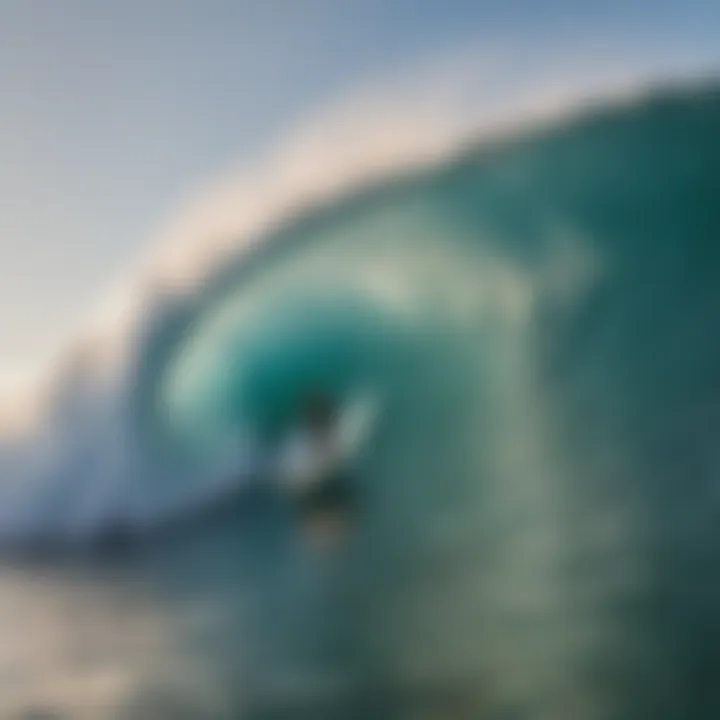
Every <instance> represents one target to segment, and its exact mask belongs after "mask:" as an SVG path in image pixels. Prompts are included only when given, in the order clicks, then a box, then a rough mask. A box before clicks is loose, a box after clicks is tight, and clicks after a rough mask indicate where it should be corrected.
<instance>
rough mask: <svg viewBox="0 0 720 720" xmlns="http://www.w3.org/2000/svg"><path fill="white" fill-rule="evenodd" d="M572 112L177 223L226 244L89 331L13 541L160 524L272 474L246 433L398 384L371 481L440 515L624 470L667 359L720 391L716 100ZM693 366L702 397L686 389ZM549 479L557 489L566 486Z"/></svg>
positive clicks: (702, 91) (41, 427)
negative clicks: (572, 439) (456, 506)
mask: <svg viewBox="0 0 720 720" xmlns="http://www.w3.org/2000/svg"><path fill="white" fill-rule="evenodd" d="M562 107H564V108H565V110H564V116H563V117H562V118H561V119H558V118H557V108H554V109H553V111H552V112H545V113H532V114H530V113H528V112H526V113H524V114H523V113H520V114H519V115H518V117H520V118H522V119H523V120H524V125H525V127H522V128H521V127H519V126H518V125H517V123H516V124H515V125H514V126H513V132H509V133H508V132H507V123H504V122H503V121H502V120H499V121H498V122H499V127H501V128H505V130H506V132H505V133H504V134H502V135H497V134H496V135H495V136H493V137H494V140H493V142H488V141H487V140H483V141H482V142H479V141H476V142H473V143H471V142H469V141H468V138H470V137H473V135H472V133H470V132H468V131H467V129H463V131H462V132H460V131H459V130H458V128H457V127H456V126H451V127H450V128H449V129H448V128H443V130H442V131H441V132H437V126H433V127H434V130H433V132H431V133H429V134H428V136H427V137H432V138H433V139H432V141H428V140H427V138H425V139H424V140H422V141H421V142H420V143H419V145H420V146H422V147H423V151H422V152H418V151H417V146H418V144H413V143H412V142H408V143H407V144H406V145H402V144H400V143H398V146H397V147H393V146H392V143H390V147H391V149H390V150H389V151H387V150H386V151H384V152H383V153H380V154H379V155H378V154H376V157H380V156H382V157H384V161H383V163H380V164H379V163H378V162H374V161H371V160H370V159H368V160H367V162H365V163H363V162H360V163H359V164H355V165H354V166H353V167H354V168H355V169H354V170H353V171H352V172H345V174H344V175H343V173H342V172H341V170H340V169H339V167H338V166H337V165H336V164H335V165H332V164H331V165H330V166H329V167H328V168H326V169H325V170H323V171H322V172H321V171H320V170H318V171H317V172H316V173H315V174H312V172H311V171H312V168H313V165H314V163H313V159H312V156H313V153H312V152H310V153H309V154H308V155H309V157H308V156H303V160H302V162H301V163H300V166H302V167H303V168H304V171H303V172H304V174H303V176H302V178H300V179H299V176H298V174H296V173H287V172H286V173H285V174H283V173H282V172H281V173H279V175H280V177H281V181H280V186H281V187H282V188H284V189H285V190H284V191H283V192H276V189H277V188H276V187H275V186H273V187H275V190H273V192H269V190H268V188H269V187H270V185H268V184H263V182H261V181H258V183H257V184H258V186H259V188H260V189H257V188H256V189H255V190H252V189H249V190H248V194H249V196H250V203H249V207H256V208H260V207H262V211H257V212H256V214H255V215H249V214H248V215H245V216H243V217H241V223H240V225H238V223H237V220H235V221H233V223H232V224H231V225H229V226H228V225H227V223H226V221H225V220H222V222H220V224H219V225H218V224H217V222H216V221H213V223H214V224H213V223H210V224H209V225H208V212H209V213H210V214H211V215H212V217H213V218H217V217H224V211H223V212H220V213H217V207H216V206H215V204H214V203H211V204H210V205H211V207H210V209H209V210H207V209H206V210H204V211H203V212H200V213H199V214H197V216H196V219H195V220H193V221H191V222H188V221H187V218H185V219H184V221H183V224H182V233H181V234H184V235H185V234H186V235H189V236H192V238H193V240H195V243H196V246H198V245H197V238H198V237H202V239H203V240H205V239H206V238H207V239H208V242H207V243H202V244H200V245H199V246H198V247H199V248H200V250H199V252H193V253H190V254H188V253H186V252H184V253H181V254H178V253H176V252H174V253H173V254H172V256H171V258H170V261H168V260H167V257H166V259H165V261H164V263H165V264H164V265H163V268H162V271H159V270H158V269H157V268H156V267H154V266H153V269H152V272H151V273H150V274H149V275H144V276H143V279H142V282H141V286H142V288H141V292H138V293H136V295H135V296H134V301H133V304H131V305H129V306H127V305H126V306H125V307H124V317H125V323H124V325H115V326H114V329H113V335H112V337H110V338H103V339H102V340H97V339H93V340H91V341H88V342H85V343H83V344H81V345H79V346H78V347H77V349H76V351H75V352H74V353H73V354H72V356H71V357H70V358H69V359H68V360H67V362H66V363H65V364H64V366H63V367H62V369H61V371H60V373H59V374H58V376H57V377H56V378H55V379H54V381H53V383H52V384H51V388H50V392H49V394H48V397H47V399H46V401H45V407H44V410H43V412H42V415H41V417H40V419H39V420H38V421H37V423H36V424H35V425H34V426H33V427H32V428H31V429H30V430H29V431H28V432H27V433H26V434H25V435H24V436H21V437H19V438H14V439H13V440H12V442H11V441H10V440H8V441H7V442H6V445H7V447H5V449H4V451H3V453H2V456H0V461H1V462H2V468H1V469H2V472H3V476H4V482H3V485H2V490H1V491H0V494H1V496H2V503H0V506H1V507H2V512H1V513H0V535H1V536H2V537H4V538H5V539H7V540H19V539H23V538H27V537H33V536H37V535H38V534H40V535H42V536H62V537H66V538H70V539H86V538H88V537H92V536H94V535H95V534H97V533H98V532H101V531H102V529H103V528H107V527H114V526H117V525H118V524H120V525H123V526H126V527H130V528H132V529H133V531H134V530H142V529H147V528H153V527H155V526H157V525H158V523H161V522H162V521H164V520H168V519H170V518H172V517H173V516H177V515H179V514H181V515H187V514H188V513H189V514H192V512H193V510H194V509H196V508H197V509H199V508H201V507H203V506H205V505H206V504H208V503H212V502H214V500H215V499H217V498H218V497H223V496H224V495H225V494H226V493H228V494H235V493H236V492H237V490H238V488H239V487H241V486H242V484H243V483H244V482H246V480H247V478H248V477H250V476H251V475H252V474H253V472H254V471H255V470H254V464H253V461H252V459H251V458H252V453H251V452H250V450H240V451H238V450H237V449H236V448H235V449H233V443H234V442H236V441H238V440H239V439H241V438H242V434H243V433H244V432H246V431H247V430H248V428H249V429H251V430H252V434H253V436H265V435H268V436H269V437H272V436H273V434H277V433H278V432H279V431H280V430H281V429H282V427H284V426H287V424H288V423H289V422H291V418H292V414H293V412H294V410H295V407H296V404H297V402H298V397H299V396H300V394H301V393H302V392H303V391H304V389H306V388H307V387H310V386H318V385H320V386H324V387H328V388H330V389H332V391H333V392H335V393H338V394H340V395H341V396H352V395H353V393H357V392H358V391H359V390H360V388H368V387H369V388H372V389H373V392H378V393H380V394H381V395H382V396H383V398H384V402H386V403H387V405H388V408H389V409H388V411H387V413H385V414H384V415H383V418H382V424H383V427H382V432H381V433H379V436H380V440H379V441H378V442H377V443H375V444H373V445H372V447H371V448H370V449H369V450H368V452H367V453H365V455H364V457H363V461H362V462H363V465H362V470H361V472H362V473H363V476H364V477H365V478H367V485H368V487H373V488H375V491H377V492H380V490H378V488H381V487H384V486H387V487H388V488H396V491H397V492H406V491H407V489H406V490H404V491H402V490H401V489H400V488H399V487H398V483H397V482H393V480H392V478H394V477H404V478H412V481H407V482H412V483H413V488H414V493H413V497H414V498H415V500H414V502H416V503H418V504H420V505H425V504H427V503H430V502H431V500H430V499H431V498H434V499H435V500H437V493H438V492H439V493H440V494H441V495H442V493H450V492H451V491H452V492H453V493H455V495H457V497H465V498H466V500H467V502H468V507H476V505H477V502H478V500H477V498H476V495H477V494H478V493H480V492H481V491H484V492H487V486H488V482H489V481H488V480H487V478H488V477H491V478H492V477H495V478H498V477H505V478H506V479H507V477H511V478H513V480H512V482H509V483H508V487H506V488H504V489H503V491H502V492H503V493H509V492H510V491H511V490H510V488H514V490H512V492H517V493H520V494H521V495H522V494H523V493H525V492H530V491H529V490H528V489H527V488H526V484H527V479H528V477H531V476H536V475H538V474H539V475H540V476H544V475H555V476H557V477H560V478H562V482H569V479H568V478H569V477H574V476H575V473H576V472H577V470H576V467H577V464H578V463H580V464H582V463H585V464H586V465H589V466H590V468H591V469H589V470H587V473H589V474H593V473H594V472H596V471H597V466H599V464H601V460H602V463H606V462H610V460H608V459H607V458H606V457H604V455H603V453H607V454H608V456H622V455H628V456H631V457H632V458H633V462H641V461H643V460H644V456H643V455H642V453H640V450H639V448H640V447H641V445H642V443H641V440H642V441H643V442H644V441H645V440H646V438H645V439H638V438H637V437H636V435H637V433H638V432H639V431H638V430H637V429H633V428H625V431H626V432H627V435H626V436H625V437H617V432H618V428H619V426H620V425H621V424H622V423H623V422H625V421H627V419H628V418H630V417H633V416H634V414H638V416H642V417H643V418H645V414H647V413H649V412H650V408H651V407H656V406H660V407H662V406H661V403H662V402H663V401H665V400H667V398H666V397H665V394H663V393H660V391H659V389H658V386H657V383H660V382H661V380H660V377H661V373H662V372H666V373H667V374H668V380H669V382H668V384H667V385H665V389H666V390H667V392H668V393H669V392H670V388H673V387H675V385H674V384H676V385H677V387H675V390H674V392H675V393H677V394H682V393H685V394H684V395H682V397H686V396H687V397H694V395H692V393H695V392H700V388H701V387H705V388H708V387H714V386H715V380H716V378H715V377H714V376H713V374H712V372H711V370H710V365H709V362H710V359H711V358H714V357H715V353H716V352H717V350H718V348H717V347H716V343H714V342H713V341H711V339H710V336H711V334H712V332H711V330H710V327H709V323H711V322H713V321H714V320H716V319H717V318H716V316H715V314H714V313H713V312H712V311H711V308H713V307H714V300H715V296H714V294H713V293H714V290H713V288H714V287H715V281H716V280H717V278H716V277H714V276H713V267H716V266H713V257H714V256H713V252H714V251H713V248H712V243H711V239H712V238H713V237H716V230H717V225H716V220H715V219H714V217H713V215H712V213H711V212H710V211H709V207H710V205H711V202H710V201H711V189H712V187H714V185H713V183H714V182H715V179H716V178H717V170H718V168H717V167H716V163H714V162H713V160H714V158H715V157H716V156H714V155H713V151H716V150H717V148H716V145H717V138H716V127H717V121H718V115H719V113H720V96H719V94H718V89H717V86H716V85H715V84H714V83H713V82H706V83H690V82H687V83H680V84H679V85H678V86H677V87H675V88H674V89H667V90H660V89H655V90H653V91H647V92H645V93H643V94H642V95H640V96H637V95H635V96H633V97H632V99H628V98H625V99H624V100H622V101H612V102H610V101H608V102H606V103H604V104H596V105H595V106H593V107H592V108H590V109H587V108H586V109H585V110H584V111H583V112H581V113H577V112H573V113H568V111H567V104H565V105H563V106H562ZM497 117H498V118H501V117H502V116H501V115H498V116H497ZM529 117H532V122H530V121H529V120H528V118H529ZM496 120H497V118H496ZM470 126H472V123H471V124H470ZM383 137H384V141H383V143H384V146H387V144H388V142H389V139H390V140H393V141H396V140H397V139H398V138H399V137H402V133H401V132H400V133H398V132H393V133H390V134H389V135H388V134H387V133H385V134H384V135H383ZM388 138H389V139H388ZM310 147H311V148H312V145H311V146H310ZM287 152H288V151H287V147H285V148H283V153H285V154H287ZM334 152H335V154H336V155H338V151H337V149H335V151H334ZM290 155H293V153H290ZM338 156H339V155H338ZM354 157H356V158H357V157H358V156H357V155H354ZM368 157H370V155H368ZM271 164H272V163H271ZM260 174H261V170H260V169H258V170H257V174H256V180H258V179H259V180H261V178H260ZM343 178H345V181H343ZM300 187H302V188H304V189H302V190H298V188H300ZM290 189H291V190H290ZM237 192H238V191H237V188H233V191H232V193H231V195H232V197H236V194H237ZM268 193H269V194H268ZM263 198H264V199H263ZM220 204H221V205H223V206H224V201H222V202H220ZM238 214H239V215H242V213H238V212H237V211H236V212H235V213H234V215H233V217H235V218H237V216H238ZM208 227H210V229H208ZM219 228H220V229H222V232H220V229H219ZM215 233H217V234H215ZM171 236H172V237H173V238H174V239H175V240H177V237H176V236H177V233H171ZM215 237H218V238H220V239H219V240H218V241H213V238H215ZM148 278H149V279H148ZM652 306H654V307H655V308H659V309H663V310H664V312H665V315H659V316H658V315H657V314H656V313H657V312H660V310H656V312H655V314H652V313H651V312H650V307H652ZM678 308H684V309H685V312H686V313H690V315H689V316H688V317H692V319H693V320H692V322H691V323H689V325H688V327H687V328H686V329H685V330H682V329H680V328H679V327H677V326H676V324H673V323H674V322H675V320H674V319H675V318H676V316H677V314H678V313H679V312H680V310H679V309H678ZM671 335H672V336H673V337H676V340H677V343H673V342H672V340H671ZM641 341H642V342H641ZM642 343H644V344H642ZM700 343H702V344H703V347H700ZM666 344H667V345H668V347H665V345H666ZM649 348H657V349H658V352H659V353H660V355H659V357H655V356H653V355H651V354H649V353H650V350H649ZM660 348H662V350H661V349H660ZM683 353H684V354H683ZM701 353H702V356H703V357H704V358H705V359H704V360H700V355H701ZM661 357H667V358H672V361H671V360H670V359H666V360H665V361H661V359H660V358H661ZM703 363H706V364H703ZM690 370H692V371H693V372H694V373H695V375H694V380H695V383H696V385H697V388H696V387H695V386H693V387H692V388H689V386H687V387H686V385H684V384H683V383H686V384H687V383H689V380H686V379H685V378H684V377H681V373H682V372H684V371H690ZM703 383H704V384H703ZM610 392H612V393H617V394H618V397H617V404H616V405H615V406H609V405H608V401H607V397H609V396H605V395H603V393H610ZM643 392H644V393H645V394H643ZM652 392H657V394H658V397H657V398H653V397H651V396H648V393H649V394H650V395H652ZM583 397H585V401H586V402H587V404H588V407H591V408H592V409H593V411H592V413H591V417H586V415H587V413H586V411H584V410H583V407H582V403H581V400H582V398H583ZM671 399H672V402H674V403H680V399H679V398H677V397H675V396H673V397H672V398H671ZM668 402H669V401H668ZM691 409H692V408H691ZM691 409H688V410H687V412H690V410H691ZM693 412H694V409H693ZM698 412H699V411H698ZM708 412H710V411H709V410H708ZM572 413H577V414H579V415H581V416H582V417H583V420H584V427H585V428H586V429H585V431H584V432H583V431H581V430H580V429H577V433H578V435H579V437H580V440H579V441H578V442H580V444H586V445H589V446H592V448H593V449H592V452H591V451H590V450H589V449H586V450H585V452H586V453H588V455H586V456H583V455H582V454H581V453H580V451H579V450H575V451H570V450H569V449H568V448H567V447H566V445H565V444H562V443H566V442H567V438H566V437H565V434H566V431H565V429H562V422H561V421H560V420H557V419H556V417H555V416H556V415H558V414H560V415H563V416H567V415H570V416H571V415H572ZM661 416H662V417H664V416H665V414H661ZM673 417H674V415H673ZM566 421H567V420H566V419H565V422H566ZM658 422H659V421H658ZM558 423H560V427H559V426H558ZM668 423H669V424H670V425H672V423H671V422H670V420H668ZM641 426H642V424H641ZM590 428H592V429H593V430H592V432H591V429H590ZM658 432H659V430H658ZM593 433H594V434H593ZM557 435H560V436H562V443H561V441H560V440H559V439H558V437H556V436H557ZM611 440H612V441H611ZM557 444H562V447H563V450H562V451H560V450H558V449H557V448H555V449H553V448H554V446H555V445H557ZM601 446H602V451H601V449H600V447H601ZM231 451H232V452H233V453H234V454H233V455H232V458H231V459H230V460H228V459H227V453H228V452H231ZM708 453H710V451H709V450H708ZM600 456H603V457H602V458H601V457H600ZM713 457H714V455H713ZM616 462H618V463H619V464H620V465H622V467H623V468H624V470H623V472H624V471H625V469H626V468H627V467H629V466H630V461H629V460H627V459H625V460H623V461H622V462H621V461H620V460H616ZM708 462H709V460H708ZM598 472H599V471H598ZM448 473H452V475H453V477H454V478H455V480H454V481H453V483H450V484H447V486H446V487H445V489H444V490H439V489H438V488H437V487H436V486H437V483H438V478H439V477H444V476H446V475H447V474H448ZM620 474H622V473H620ZM557 477H556V480H555V481H553V482H560V480H558V479H557ZM538 482H540V485H541V487H542V492H543V493H544V495H543V497H544V498H545V499H544V501H543V502H545V503H547V502H549V498H550V497H556V496H557V494H558V493H561V491H560V489H559V488H558V487H555V488H554V489H553V487H551V485H552V483H550V480H549V478H546V480H543V481H538ZM383 483H384V484H385V485H383ZM490 484H491V485H492V483H490ZM496 491H497V492H499V491H498V490H497V489H496ZM388 502H389V501H388ZM388 507H392V508H393V512H395V513H401V511H400V509H399V507H398V505H397V501H393V502H389V505H388ZM413 513H415V514H413ZM548 513H549V515H548V518H546V520H547V522H550V520H549V518H550V516H551V515H552V512H551V508H550V507H549V506H548ZM407 514H408V517H407V518H406V521H407V522H411V519H412V518H413V517H415V516H417V517H420V516H421V515H422V513H421V512H420V510H419V509H418V508H415V510H413V511H412V512H411V511H410V510H407ZM408 532H409V531H408Z"/></svg>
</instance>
